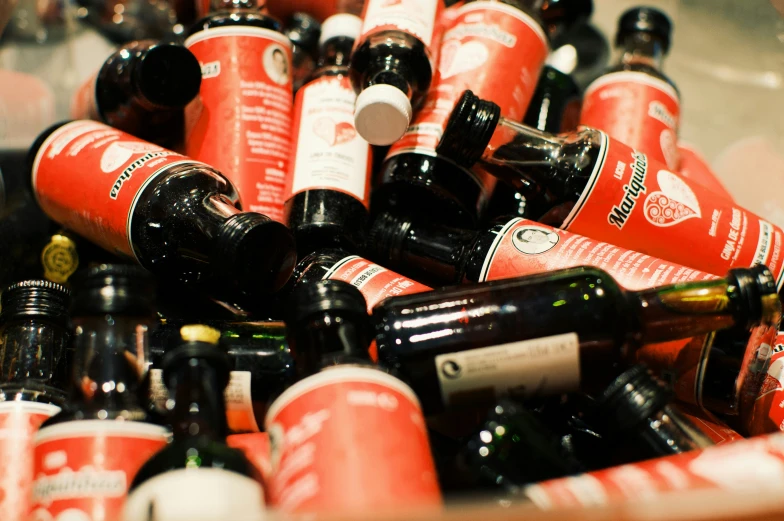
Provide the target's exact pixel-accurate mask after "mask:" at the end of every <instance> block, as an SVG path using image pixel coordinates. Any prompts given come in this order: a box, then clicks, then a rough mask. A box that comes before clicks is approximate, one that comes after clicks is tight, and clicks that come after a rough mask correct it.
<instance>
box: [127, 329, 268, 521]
mask: <svg viewBox="0 0 784 521" xmlns="http://www.w3.org/2000/svg"><path fill="white" fill-rule="evenodd" d="M181 333H182V339H181V344H180V346H179V347H178V348H176V349H174V350H173V351H171V352H169V353H167V354H166V357H165V358H164V360H163V371H164V379H165V381H166V385H167V386H168V387H169V389H170V390H171V396H172V397H173V400H172V402H173V405H172V404H171V403H170V404H169V407H168V412H167V415H166V419H167V423H169V424H170V425H171V426H172V442H171V443H169V444H168V445H167V446H166V447H164V448H163V449H161V450H160V451H159V452H158V453H156V454H154V455H153V456H152V457H151V458H150V459H149V460H147V462H146V463H145V464H144V465H143V466H142V467H141V468H140V469H139V472H138V473H137V474H136V475H135V477H134V478H133V481H132V482H131V483H130V486H129V488H128V500H127V501H126V503H125V508H124V512H123V514H124V515H123V517H122V519H123V520H124V521H149V519H150V518H151V517H153V518H154V519H157V520H159V521H176V520H185V519H188V520H191V521H214V520H217V519H227V520H228V519H260V517H261V516H262V511H263V506H264V490H263V488H262V483H261V475H260V474H259V471H258V469H256V467H255V466H254V465H253V464H252V463H251V462H250V460H249V459H248V458H247V457H245V455H244V454H243V452H242V451H240V450H237V449H234V448H231V447H229V446H228V444H227V440H226V436H227V435H228V433H229V429H228V426H227V424H226V410H225V406H224V403H223V391H224V389H225V388H226V386H227V385H228V383H229V360H228V357H227V356H226V354H225V353H223V352H222V351H221V350H220V349H219V348H218V346H217V344H218V339H219V337H220V332H219V331H217V330H215V329H212V328H209V327H207V326H202V325H188V326H185V327H183V328H182V330H181ZM216 494H220V499H217V498H216V497H215V495H216Z"/></svg>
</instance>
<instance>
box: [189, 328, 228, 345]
mask: <svg viewBox="0 0 784 521" xmlns="http://www.w3.org/2000/svg"><path fill="white" fill-rule="evenodd" d="M180 336H181V337H182V339H183V340H185V341H186V342H205V343H207V344H214V345H218V341H219V340H220V336H221V333H220V331H218V330H217V329H215V328H212V327H210V326H205V325H203V324H190V325H187V326H182V327H181V328H180Z"/></svg>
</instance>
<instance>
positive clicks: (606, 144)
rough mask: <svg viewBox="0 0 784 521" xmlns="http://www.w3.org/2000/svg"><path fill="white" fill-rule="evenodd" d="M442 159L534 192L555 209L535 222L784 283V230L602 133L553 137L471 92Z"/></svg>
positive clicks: (455, 117)
mask: <svg viewBox="0 0 784 521" xmlns="http://www.w3.org/2000/svg"><path fill="white" fill-rule="evenodd" d="M439 153H441V154H444V155H446V156H448V157H452V158H454V159H455V160H456V161H457V162H459V163H461V164H462V165H464V166H470V165H473V164H475V163H477V162H480V163H481V164H482V165H483V167H484V168H485V169H487V170H489V171H491V172H492V173H493V174H494V175H497V176H499V177H503V178H504V179H506V180H507V181H508V182H510V183H512V184H514V185H515V186H516V187H518V188H519V189H521V190H529V188H527V187H535V189H534V190H529V191H532V192H534V193H533V197H539V200H542V201H547V207H548V208H549V209H548V210H547V211H546V212H545V213H544V214H542V215H540V216H538V217H534V218H535V219H536V220H537V221H540V222H542V223H543V224H548V225H551V226H556V227H558V228H561V229H563V230H567V231H570V232H573V233H578V234H580V235H585V236H587V237H590V238H592V239H596V240H600V241H605V242H608V243H610V244H615V245H617V246H621V247H623V248H628V249H631V250H636V251H639V252H641V253H645V254H648V255H653V256H657V257H660V258H663V259H666V260H669V261H672V262H677V263H679V264H683V265H684V266H690V267H692V268H695V269H698V270H701V271H705V272H707V273H712V274H714V275H718V274H721V273H723V272H725V271H726V270H727V269H729V268H733V267H742V266H754V265H757V264H766V265H768V266H769V267H770V269H771V271H772V273H773V274H774V276H775V277H776V280H777V284H778V286H779V287H780V286H781V285H782V283H784V255H783V253H784V252H782V242H783V241H784V236H783V235H782V231H781V229H780V228H778V227H777V226H775V225H773V224H771V223H769V222H767V221H765V220H764V219H762V218H760V217H758V216H756V215H754V214H753V213H751V212H749V211H747V210H745V209H744V208H741V207H739V206H737V205H735V204H734V203H733V202H732V201H730V200H726V199H724V198H722V197H720V196H717V195H716V194H714V193H713V192H711V191H710V190H708V189H706V188H704V187H702V186H701V185H698V184H694V183H689V182H687V181H686V180H685V179H683V178H681V177H680V176H678V175H677V174H675V173H673V172H671V171H669V170H668V169H667V168H666V167H665V166H664V165H662V164H660V163H657V162H655V161H653V160H652V159H650V158H648V157H647V156H646V155H645V154H643V153H640V152H637V151H635V150H633V149H632V148H630V147H628V146H626V145H624V144H623V143H621V142H619V141H616V140H614V139H612V138H611V137H609V136H608V135H607V134H605V133H604V132H602V131H599V130H594V129H585V130H582V131H579V132H575V133H570V134H566V135H563V136H554V135H551V134H545V133H543V132H540V131H538V130H535V129H532V128H530V127H526V126H524V125H521V124H519V123H515V122H513V121H510V120H508V119H505V118H502V117H500V108H499V107H498V106H497V105H495V104H494V103H492V102H487V101H484V100H480V99H479V98H477V97H476V96H474V95H473V94H471V93H470V92H466V93H465V94H464V95H463V97H462V98H461V100H460V103H459V104H458V105H457V107H456V108H455V110H454V112H453V113H452V116H451V118H450V122H449V126H448V127H447V130H446V132H445V133H444V136H443V137H442V140H441V144H440V145H439ZM685 244H688V245H689V247H688V248H686V247H684V245H685Z"/></svg>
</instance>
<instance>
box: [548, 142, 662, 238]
mask: <svg viewBox="0 0 784 521" xmlns="http://www.w3.org/2000/svg"><path fill="white" fill-rule="evenodd" d="M598 132H600V135H601V139H602V143H601V147H600V149H599V158H598V160H597V161H596V165H594V167H593V172H591V176H590V177H589V178H588V182H587V183H586V185H585V189H584V190H583V193H582V194H580V198H579V199H577V203H576V204H575V205H574V208H572V211H571V212H569V215H567V216H566V219H564V222H563V223H562V224H561V226H559V228H560V229H561V230H568V229H569V225H570V224H572V222H573V221H574V220H575V219H576V218H577V217H578V216H579V215H580V211H581V210H582V209H583V206H585V203H586V201H587V200H588V198H589V197H590V196H591V194H592V193H593V190H594V188H595V187H596V183H597V182H598V181H599V177H600V175H601V172H602V170H603V168H604V163H605V162H606V161H607V152H608V149H609V148H610V147H609V143H610V138H609V136H608V135H607V134H606V133H604V132H602V131H598ZM646 157H647V156H646Z"/></svg>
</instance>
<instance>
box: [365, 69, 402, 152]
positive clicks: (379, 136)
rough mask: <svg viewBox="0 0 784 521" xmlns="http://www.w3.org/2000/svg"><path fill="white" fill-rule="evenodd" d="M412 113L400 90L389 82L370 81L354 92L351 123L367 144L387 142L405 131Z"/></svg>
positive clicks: (390, 141) (383, 144) (395, 138)
mask: <svg viewBox="0 0 784 521" xmlns="http://www.w3.org/2000/svg"><path fill="white" fill-rule="evenodd" d="M412 113H413V109H412V108H411V101H410V100H409V99H408V96H406V94H405V93H404V92H403V91H401V90H400V89H398V88H397V87H393V86H391V85H382V84H378V85H371V86H370V87H368V88H366V89H365V90H363V91H362V92H361V93H360V94H359V96H357V102H356V105H355V106H354V126H355V127H356V129H357V132H358V133H359V135H360V136H362V137H363V138H364V139H365V141H367V142H368V143H370V144H371V145H378V146H386V145H391V144H392V143H394V142H395V141H397V140H398V139H400V138H401V137H402V136H403V134H405V132H406V129H407V128H408V125H409V123H411V115H412Z"/></svg>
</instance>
